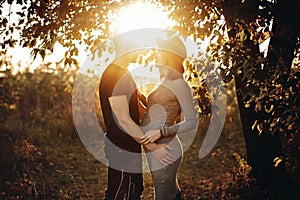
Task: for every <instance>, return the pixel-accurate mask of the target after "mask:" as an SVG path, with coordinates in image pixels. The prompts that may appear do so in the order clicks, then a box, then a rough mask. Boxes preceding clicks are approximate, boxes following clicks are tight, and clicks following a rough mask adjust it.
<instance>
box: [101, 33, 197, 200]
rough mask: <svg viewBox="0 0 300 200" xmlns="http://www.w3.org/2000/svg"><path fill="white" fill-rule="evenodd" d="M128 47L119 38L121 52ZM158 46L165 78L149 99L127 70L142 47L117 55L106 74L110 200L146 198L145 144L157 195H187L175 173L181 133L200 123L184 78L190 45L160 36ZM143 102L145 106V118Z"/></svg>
mask: <svg viewBox="0 0 300 200" xmlns="http://www.w3.org/2000/svg"><path fill="white" fill-rule="evenodd" d="M128 45H130V42H129V41H117V42H115V49H116V53H117V54H118V53H120V52H122V51H123V50H124V48H128ZM157 45H158V47H159V50H158V52H159V54H157V57H156V66H157V67H158V69H159V71H160V76H161V78H162V79H163V80H162V82H161V84H160V85H159V86H158V87H157V88H156V89H154V90H153V91H152V92H151V93H150V94H149V95H148V97H145V96H143V95H142V94H141V93H140V92H139V91H138V89H137V87H136V85H135V82H134V80H133V79H132V77H131V75H130V73H129V72H128V70H127V66H128V65H129V63H131V62H135V60H136V58H137V56H138V55H139V54H140V52H139V51H131V52H129V53H127V54H125V55H122V56H120V57H118V58H117V59H116V60H114V61H113V63H111V64H110V65H109V66H108V67H107V68H106V70H105V71H104V73H103V74H102V77H101V81H100V86H99V94H100V102H101V108H102V113H103V118H104V122H105V126H106V129H107V131H106V135H105V149H104V150H105V156H106V158H107V160H108V162H109V164H108V186H107V189H106V193H105V199H107V200H112V199H118V200H119V199H120V200H123V199H134V200H138V199H141V196H142V192H143V172H142V148H143V149H144V152H145V154H146V157H147V161H148V166H149V169H150V171H151V175H152V179H153V184H154V195H155V199H156V200H174V199H182V197H181V190H180V188H179V185H178V182H177V178H176V175H177V171H178V169H179V166H180V163H181V160H182V154H183V151H182V145H181V142H180V140H179V138H178V136H177V134H181V133H185V132H187V131H189V130H193V129H195V128H196V123H197V118H196V112H195V109H194V104H193V99H192V94H191V89H190V87H189V86H188V84H187V83H186V81H185V80H184V79H183V72H184V67H183V60H184V59H185V57H186V49H185V46H184V44H183V43H182V42H181V40H180V39H179V38H178V37H177V36H174V35H173V36H169V37H168V38H167V39H166V40H159V41H158V42H157ZM168 49H169V50H170V51H168ZM141 105H142V106H143V107H145V114H144V115H143V117H142V118H140V117H139V116H140V109H139V108H140V107H141Z"/></svg>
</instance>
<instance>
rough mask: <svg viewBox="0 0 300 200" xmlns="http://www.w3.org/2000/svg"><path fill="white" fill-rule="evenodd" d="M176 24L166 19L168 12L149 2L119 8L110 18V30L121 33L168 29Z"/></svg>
mask: <svg viewBox="0 0 300 200" xmlns="http://www.w3.org/2000/svg"><path fill="white" fill-rule="evenodd" d="M175 24H176V22H175V21H174V20H171V19H170V18H169V17H168V12H166V11H164V10H163V8H159V7H158V6H157V5H154V4H152V3H149V2H136V3H133V4H130V5H128V6H124V7H121V8H120V9H119V10H118V11H117V13H116V14H115V15H113V16H112V23H111V26H110V29H111V31H112V32H115V33H122V32H126V31H130V30H135V29H141V28H159V29H170V28H171V27H173V26H174V25H175Z"/></svg>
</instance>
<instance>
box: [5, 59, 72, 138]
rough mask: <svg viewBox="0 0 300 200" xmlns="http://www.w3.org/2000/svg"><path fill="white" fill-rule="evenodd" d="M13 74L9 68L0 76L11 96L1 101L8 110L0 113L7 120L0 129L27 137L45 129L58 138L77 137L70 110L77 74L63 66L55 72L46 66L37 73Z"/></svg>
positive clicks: (19, 72)
mask: <svg viewBox="0 0 300 200" xmlns="http://www.w3.org/2000/svg"><path fill="white" fill-rule="evenodd" d="M3 62H4V61H3ZM7 62H8V61H7ZM13 71H14V69H13V67H12V66H11V65H7V66H6V70H4V72H5V73H4V74H3V76H1V80H2V83H3V90H4V91H5V92H6V93H7V94H8V95H7V96H3V98H2V99H3V101H7V102H8V103H6V104H4V103H3V105H5V106H6V107H5V109H3V110H1V112H3V115H1V116H2V117H5V119H4V120H5V121H4V122H5V123H2V124H1V129H2V130H6V131H13V132H24V133H25V132H30V131H31V130H34V129H36V128H42V129H43V130H45V132H46V133H47V132H49V133H50V132H57V133H58V135H62V134H66V133H67V134H70V133H74V124H73V120H72V111H71V106H70V105H71V100H72V83H73V80H74V71H71V70H68V69H67V68H65V67H63V66H62V65H60V64H57V66H56V67H55V68H53V67H50V65H48V64H44V65H43V66H40V67H39V68H37V69H36V70H35V71H34V72H30V71H29V70H28V69H26V70H25V71H24V72H21V71H18V72H14V73H13ZM4 94H5V93H4ZM9 100H10V102H9ZM5 114H6V115H5ZM11 122H14V123H11Z"/></svg>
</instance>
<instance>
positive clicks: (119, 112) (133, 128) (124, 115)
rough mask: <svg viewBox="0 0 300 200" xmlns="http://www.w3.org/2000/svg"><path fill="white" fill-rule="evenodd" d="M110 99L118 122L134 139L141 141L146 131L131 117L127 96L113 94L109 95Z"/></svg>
mask: <svg viewBox="0 0 300 200" xmlns="http://www.w3.org/2000/svg"><path fill="white" fill-rule="evenodd" d="M108 100H109V104H110V106H111V109H112V111H113V113H114V115H115V117H116V118H117V122H118V123H117V124H118V125H119V126H120V128H121V129H123V130H124V131H125V132H126V133H128V134H129V135H130V136H131V137H132V138H133V139H135V140H136V141H137V142H138V143H140V138H141V137H142V136H143V135H144V133H143V131H142V130H141V129H140V127H139V126H138V125H137V124H136V123H135V122H134V121H133V120H132V118H131V117H130V114H129V106H128V101H127V98H126V96H125V95H121V96H112V97H109V99H108Z"/></svg>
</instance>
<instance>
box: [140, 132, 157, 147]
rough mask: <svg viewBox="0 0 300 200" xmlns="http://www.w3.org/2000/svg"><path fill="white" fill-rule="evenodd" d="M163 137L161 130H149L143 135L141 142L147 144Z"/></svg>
mask: <svg viewBox="0 0 300 200" xmlns="http://www.w3.org/2000/svg"><path fill="white" fill-rule="evenodd" d="M160 137H161V132H160V130H159V129H158V130H149V131H147V132H146V133H145V135H144V136H143V137H141V142H140V143H141V144H142V145H145V144H148V143H151V142H155V141H156V140H158V139H159V138H160Z"/></svg>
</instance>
